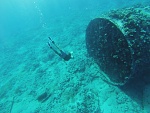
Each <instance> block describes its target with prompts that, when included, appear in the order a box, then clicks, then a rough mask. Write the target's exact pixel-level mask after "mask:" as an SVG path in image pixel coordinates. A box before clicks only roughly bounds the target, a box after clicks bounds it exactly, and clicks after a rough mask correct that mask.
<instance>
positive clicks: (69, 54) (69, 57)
mask: <svg viewBox="0 0 150 113" xmlns="http://www.w3.org/2000/svg"><path fill="white" fill-rule="evenodd" d="M49 39H50V41H51V42H52V43H53V44H54V45H55V42H54V41H52V39H51V38H50V37H49ZM48 45H49V47H50V48H51V49H52V50H53V51H54V52H55V53H56V54H57V55H59V56H60V57H61V58H62V59H64V60H65V61H68V60H70V59H71V53H68V54H66V53H65V52H63V51H62V50H61V49H59V48H58V46H56V45H55V46H56V48H57V49H58V50H59V51H60V52H58V51H56V50H55V49H54V48H52V46H51V45H50V43H49V42H48Z"/></svg>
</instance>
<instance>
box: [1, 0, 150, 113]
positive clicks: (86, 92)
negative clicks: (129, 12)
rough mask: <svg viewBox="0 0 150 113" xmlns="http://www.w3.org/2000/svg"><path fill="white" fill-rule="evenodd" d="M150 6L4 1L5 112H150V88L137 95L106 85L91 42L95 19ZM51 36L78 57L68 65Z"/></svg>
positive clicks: (85, 0) (83, 0)
mask: <svg viewBox="0 0 150 113" xmlns="http://www.w3.org/2000/svg"><path fill="white" fill-rule="evenodd" d="M144 2H149V0H145V1H144V0H143V1H142V2H141V0H134V1H133V0H132V1H124V0H119V1H118V0H115V1H112V0H101V1H100V0H49V1H48V0H40V1H38V0H1V1H0V56H1V58H0V87H1V88H0V113H142V112H144V113H149V112H150V105H149V103H150V96H149V93H150V87H149V86H146V87H145V89H144V91H143V92H145V93H142V95H141V94H131V93H130V92H124V91H123V90H122V89H120V88H119V87H116V86H113V85H110V84H108V83H106V82H104V81H103V80H102V79H101V78H100V76H101V71H100V70H99V68H98V66H97V65H96V64H95V63H94V62H93V59H92V58H90V57H89V56H88V53H87V50H86V43H85V31H86V27H87V25H88V24H89V22H90V20H92V19H94V18H97V17H100V16H101V15H102V14H104V13H107V12H109V11H110V10H115V9H120V8H123V7H132V6H133V5H135V4H139V3H140V4H141V3H144ZM48 37H51V38H52V39H53V40H54V41H55V43H56V45H57V46H58V47H59V48H60V49H62V50H63V51H65V52H73V53H72V55H73V56H74V58H73V59H70V60H69V61H67V62H64V60H62V58H60V57H59V56H58V55H56V54H55V53H54V51H53V50H51V49H50V48H49V46H48V45H47V42H48V41H49V40H48ZM139 97H140V98H139ZM145 100H146V101H145Z"/></svg>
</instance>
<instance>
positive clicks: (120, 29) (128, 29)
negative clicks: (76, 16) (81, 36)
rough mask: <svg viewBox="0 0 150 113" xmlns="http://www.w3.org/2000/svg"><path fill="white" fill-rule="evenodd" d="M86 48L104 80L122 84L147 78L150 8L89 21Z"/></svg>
mask: <svg viewBox="0 0 150 113" xmlns="http://www.w3.org/2000/svg"><path fill="white" fill-rule="evenodd" d="M86 47H87V51H88V53H89V55H90V56H92V57H93V58H94V59H95V61H96V63H97V64H98V65H99V66H100V69H101V70H102V71H103V72H104V75H106V76H105V80H106V81H108V82H111V83H112V84H114V85H124V84H125V83H127V82H128V81H129V80H130V79H131V78H135V77H136V78H137V77H140V78H141V77H142V79H144V78H146V79H148V77H149V76H150V6H142V5H136V6H134V7H130V8H124V9H119V10H113V11H110V12H109V13H107V14H104V15H103V16H102V17H100V18H95V19H93V20H91V22H90V23H89V25H88V27H87V29H86Z"/></svg>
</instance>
